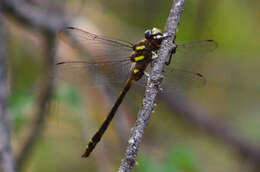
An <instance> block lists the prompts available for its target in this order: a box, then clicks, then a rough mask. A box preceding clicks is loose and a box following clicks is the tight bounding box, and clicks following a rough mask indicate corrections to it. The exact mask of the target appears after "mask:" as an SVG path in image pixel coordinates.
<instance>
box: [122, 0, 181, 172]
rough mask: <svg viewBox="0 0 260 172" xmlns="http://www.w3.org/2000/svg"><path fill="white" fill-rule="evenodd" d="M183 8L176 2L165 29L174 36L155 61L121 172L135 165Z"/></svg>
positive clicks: (164, 42) (163, 46)
mask: <svg viewBox="0 0 260 172" xmlns="http://www.w3.org/2000/svg"><path fill="white" fill-rule="evenodd" d="M183 7H184V0H176V1H175V2H174V4H173V5H172V8H171V11H170V14H169V17H168V20H167V24H166V28H165V32H166V33H168V34H169V35H172V36H171V37H169V38H167V39H165V40H164V41H163V42H162V45H161V48H160V50H159V52H158V56H159V58H158V59H156V60H155V62H154V65H153V67H152V70H151V73H150V76H151V77H150V82H149V83H148V85H147V88H146V91H145V96H144V99H143V104H142V108H141V109H140V111H139V113H138V117H137V120H136V123H135V126H134V127H133V128H132V130H131V134H130V138H129V141H128V146H127V150H126V153H125V157H124V159H123V161H122V163H121V166H120V168H119V170H118V171H119V172H129V171H131V169H132V168H133V167H134V165H135V162H136V157H137V153H138V148H139V146H140V143H141V139H142V135H143V133H144V130H145V128H146V126H147V123H148V120H149V118H150V115H151V113H152V110H153V107H154V104H155V100H156V97H157V95H158V93H159V92H160V83H161V81H162V78H163V77H162V71H163V66H164V64H165V61H166V59H167V57H168V56H169V54H170V52H171V50H172V48H173V47H174V45H173V40H174V38H175V32H176V29H177V26H178V23H179V20H180V17H181V15H182V12H183Z"/></svg>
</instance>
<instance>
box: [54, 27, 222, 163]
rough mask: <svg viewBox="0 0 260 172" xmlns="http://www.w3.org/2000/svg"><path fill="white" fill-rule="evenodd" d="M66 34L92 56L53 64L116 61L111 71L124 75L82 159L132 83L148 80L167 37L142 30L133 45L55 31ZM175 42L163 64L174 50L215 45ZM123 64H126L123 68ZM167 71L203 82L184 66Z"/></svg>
mask: <svg viewBox="0 0 260 172" xmlns="http://www.w3.org/2000/svg"><path fill="white" fill-rule="evenodd" d="M68 35H69V36H70V38H71V39H75V40H77V42H74V41H72V42H73V43H77V44H78V46H77V48H78V50H79V51H84V52H85V50H89V54H88V55H90V56H91V57H92V58H91V59H84V60H61V61H58V62H57V63H56V65H57V66H72V65H81V66H84V67H85V68H89V69H91V68H95V69H96V67H97V66H99V65H102V67H101V68H104V67H105V66H108V65H111V64H117V65H119V66H120V67H121V69H122V70H124V71H122V72H121V71H120V70H117V69H115V71H116V72H114V74H115V73H116V74H119V75H125V76H126V74H125V73H127V78H126V81H125V83H124V87H123V89H122V91H121V92H120V94H119V96H118V97H117V99H116V101H115V103H114V104H113V106H112V108H111V110H110V112H109V113H108V115H107V117H106V119H105V120H104V122H103V123H102V125H101V126H100V128H99V129H98V131H97V132H96V133H95V134H94V136H93V137H92V138H91V139H90V140H89V142H88V144H87V146H86V148H85V151H84V153H83V154H82V157H83V158H86V157H89V155H90V154H91V152H92V151H93V150H94V149H95V147H96V145H97V144H98V143H99V141H100V140H101V138H102V136H103V134H104V133H105V131H106V130H107V128H108V126H109V124H110V123H111V121H112V119H113V117H114V116H115V114H116V112H117V110H118V108H119V106H120V104H121V103H122V102H123V99H124V98H125V96H126V94H127V92H128V91H129V89H130V88H131V86H132V85H133V83H136V82H139V81H140V82H144V79H143V78H148V81H149V74H148V73H147V72H146V70H147V68H148V67H149V66H151V64H152V63H153V61H154V60H155V59H156V58H157V57H158V56H157V51H158V50H159V49H160V46H161V43H162V41H163V40H164V39H165V38H167V37H169V35H167V34H166V33H163V32H162V31H161V30H160V29H158V28H152V29H148V30H146V31H145V32H144V39H142V40H141V41H139V42H137V43H135V44H134V43H131V42H128V41H123V40H120V39H115V38H110V37H107V36H101V35H97V34H93V33H90V32H87V31H84V30H82V29H79V28H75V27H68V28H66V29H64V30H62V31H60V32H59V36H60V37H61V38H64V37H66V36H68ZM175 45H176V47H175V48H174V49H173V50H172V53H171V55H170V56H169V59H168V60H167V62H165V65H167V66H171V60H172V54H176V55H178V53H180V54H185V53H186V56H187V55H190V56H194V54H195V53H197V52H199V53H201V55H202V54H205V53H207V52H210V51H213V50H214V49H215V48H216V47H217V44H216V42H215V41H213V40H203V41H197V42H191V43H186V44H175ZM70 46H73V45H70ZM181 52H183V53H181ZM177 57H178V56H176V58H175V57H174V58H173V61H174V63H173V64H174V65H175V63H176V65H178V60H179V59H180V58H179V57H178V58H177ZM193 58H195V57H193ZM175 59H176V60H175ZM189 61H190V60H189V59H187V61H186V62H184V63H183V62H181V63H180V64H179V66H180V67H182V66H183V65H184V64H185V65H186V63H189ZM191 61H192V60H191ZM125 64H130V65H128V66H127V67H126V66H125ZM185 65H184V66H185ZM114 68H115V67H114ZM168 71H169V72H172V73H175V74H181V75H175V77H173V78H176V80H177V81H176V82H178V80H179V81H180V80H182V79H183V78H182V77H183V76H184V77H186V76H188V77H187V78H191V79H192V80H195V81H199V83H200V82H203V83H204V82H205V77H204V76H203V75H202V74H201V73H198V72H191V71H188V70H184V69H176V68H174V67H170V68H169V70H168ZM94 73H95V72H94ZM112 73H113V72H112ZM178 76H181V77H178Z"/></svg>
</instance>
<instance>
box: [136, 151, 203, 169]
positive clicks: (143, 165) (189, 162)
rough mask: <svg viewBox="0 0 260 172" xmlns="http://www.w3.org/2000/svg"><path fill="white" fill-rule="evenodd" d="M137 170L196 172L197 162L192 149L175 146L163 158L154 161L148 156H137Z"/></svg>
mask: <svg viewBox="0 0 260 172" xmlns="http://www.w3.org/2000/svg"><path fill="white" fill-rule="evenodd" d="M137 171H140V172H158V171H160V172H198V171H200V170H199V168H198V162H197V161H196V156H195V155H194V153H193V152H192V149H190V148H188V147H184V146H177V147H175V148H174V149H172V150H171V151H169V153H168V154H167V156H166V158H164V160H162V161H160V162H159V163H155V162H154V161H153V160H151V159H150V158H149V157H148V156H146V155H143V156H141V157H139V158H138V166H137Z"/></svg>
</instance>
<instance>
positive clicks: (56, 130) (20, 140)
mask: <svg viewBox="0 0 260 172" xmlns="http://www.w3.org/2000/svg"><path fill="white" fill-rule="evenodd" d="M25 3H28V4H30V5H32V6H34V7H37V8H39V9H40V10H42V11H45V12H48V14H49V15H50V18H52V17H51V15H58V14H59V15H62V17H65V18H66V20H68V21H69V24H68V25H69V26H74V27H77V28H81V29H83V30H86V31H90V32H93V33H96V34H100V35H108V36H111V37H115V38H119V39H121V40H127V41H130V42H133V43H134V42H137V41H139V40H141V39H142V38H143V36H144V35H143V33H144V31H145V30H146V29H149V28H152V27H158V28H162V29H163V28H164V27H165V23H166V20H167V17H168V14H169V10H170V8H171V4H172V2H171V1H170V0H165V1H157V0H124V1H121V0H110V1H105V0H78V1H69V0H62V1H59V0H55V1H43V0H27V1H26V2H25ZM259 7H260V2H259V1H254V0H250V1H241V0H218V1H214V0H197V1H193V0H186V2H185V8H184V14H183V16H182V17H181V21H180V24H179V27H178V32H177V35H176V36H177V38H176V42H178V43H185V42H191V41H199V40H208V39H212V40H214V41H216V42H217V43H218V47H217V49H216V50H215V51H213V52H211V53H209V54H207V55H206V56H204V57H203V58H198V59H197V61H196V63H194V64H193V63H192V64H190V66H187V68H186V69H188V70H191V71H194V72H201V73H202V74H203V75H204V76H205V77H206V78H207V84H206V85H205V86H203V87H199V88H188V89H185V90H182V91H180V92H179V91H177V92H175V93H172V94H171V95H170V93H169V95H168V97H167V96H164V97H163V96H162V97H160V98H159V99H158V100H157V106H156V107H155V109H154V113H153V114H152V116H151V118H150V121H149V125H148V127H147V128H146V131H145V134H144V138H143V140H142V144H141V147H140V151H139V153H138V159H137V164H136V166H135V168H134V170H133V171H135V172H146V171H147V172H148V171H149V172H155V171H162V172H169V171H171V172H172V171H173V172H208V171H211V172H220V171H221V172H230V171H248V172H250V171H260V168H257V166H258V165H257V163H258V164H259V163H260V158H259V157H260V156H259V155H260V152H257V151H254V150H259V149H260V144H259V143H260V132H259V131H260V115H259V112H260V107H259V102H260V94H259V93H260V81H259V76H258V74H260V69H259V65H260V59H259V51H260V49H259V48H260V44H259V42H260V37H259V34H260V33H259V32H260V30H259V27H260V22H259V21H260V20H259V19H260V11H259ZM3 19H4V24H5V27H6V30H7V31H8V38H7V43H8V44H7V46H8V82H9V85H10V88H9V89H10V96H9V103H8V110H9V112H10V117H11V126H12V128H11V131H12V133H11V136H12V138H11V142H12V147H13V151H14V154H15V155H18V154H19V153H18V152H20V149H21V147H22V145H23V144H24V143H26V139H28V137H27V136H28V135H29V134H30V130H31V129H32V128H33V126H35V120H34V119H35V118H36V117H35V114H37V113H36V112H37V108H38V105H37V103H36V102H37V101H36V100H37V98H38V97H39V96H40V95H41V92H40V90H41V88H42V87H44V84H45V82H42V81H41V78H42V77H41V76H42V75H43V74H45V75H47V76H53V75H52V74H50V75H49V73H48V70H46V68H44V66H45V65H44V64H45V59H46V58H47V57H46V52H45V51H46V49H45V47H46V45H48V40H47V44H46V39H45V37H44V36H43V34H41V32H40V31H39V30H38V29H35V28H34V27H31V26H30V23H27V24H23V25H22V24H21V23H20V22H18V21H17V19H16V18H15V17H14V16H12V15H4V18H3ZM53 21H55V20H53ZM55 49H56V50H57V55H55V57H57V58H58V59H59V57H63V56H64V54H66V55H67V57H71V58H73V57H74V56H76V52H75V51H74V50H73V49H70V48H68V47H66V45H63V43H62V42H60V41H59V40H57V46H56V48H55ZM190 58H191V59H192V58H193V57H190ZM187 60H188V59H187ZM189 67H190V69H189ZM55 69H58V68H56V67H55ZM63 72H64V73H63ZM77 72H78V73H77ZM57 74H58V75H57V76H56V75H54V82H55V89H54V95H53V96H52V98H51V99H50V100H49V102H48V104H47V106H46V107H50V108H49V110H48V111H47V112H46V116H45V117H44V118H45V119H46V120H45V122H44V125H43V126H44V127H43V130H42V131H43V132H42V133H39V137H38V136H37V139H36V140H37V141H36V142H35V143H33V144H34V146H32V147H30V146H29V149H31V150H30V153H29V154H28V155H26V156H28V158H27V157H24V158H25V162H23V164H22V165H21V166H23V168H22V169H23V171H28V172H29V171H32V172H33V171H38V172H41V171H49V172H54V171H78V172H80V171H93V172H95V171H108V172H110V171H116V170H117V169H118V167H119V165H120V162H121V159H122V158H123V155H124V153H125V148H126V145H127V140H128V137H129V134H130V129H131V127H132V126H133V125H134V122H135V119H136V115H137V113H138V110H139V109H140V107H141V104H142V98H143V95H144V92H143V91H142V90H143V89H140V88H138V87H134V88H133V89H131V90H130V92H129V93H128V95H127V96H126V99H125V100H124V102H123V104H122V105H121V107H120V109H119V111H118V112H117V115H116V117H115V119H114V120H113V122H112V125H111V126H109V128H108V130H107V132H106V133H105V135H104V137H103V138H102V140H101V142H100V143H99V144H98V145H97V147H96V149H95V150H94V152H93V153H92V155H91V156H90V157H89V158H88V159H82V158H80V156H81V154H82V153H83V151H84V148H85V146H86V144H87V142H88V140H89V139H90V138H91V137H92V135H93V134H94V133H95V132H96V130H97V129H98V128H99V126H100V125H101V123H102V122H103V120H104V118H105V117H106V115H107V113H108V112H109V110H110V108H111V106H112V105H113V103H114V102H115V100H116V97H117V96H118V94H119V92H120V89H121V88H122V86H121V87H120V86H119V87H114V86H113V85H109V83H103V84H97V85H96V84H93V83H92V84H91V81H89V79H88V78H89V77H88V76H89V75H93V74H89V75H87V74H86V75H85V76H84V75H82V74H83V73H82V71H80V70H77V69H76V70H74V69H73V70H69V71H64V70H62V71H57ZM71 76H72V77H71ZM166 77H170V76H166ZM89 83H90V84H89ZM169 92H170V91H169ZM173 92H174V90H173ZM165 93H166V94H164V95H167V93H168V91H165ZM173 95H175V96H173ZM178 96H179V97H178ZM172 103H173V104H172ZM178 107H181V108H178ZM183 109H186V111H185V110H183ZM200 112H201V113H200ZM241 145H242V146H241ZM247 148H248V149H247ZM251 150H252V151H251ZM254 153H255V154H254ZM257 155H258V156H257ZM20 158H23V156H21V155H20Z"/></svg>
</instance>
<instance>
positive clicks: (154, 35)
mask: <svg viewBox="0 0 260 172" xmlns="http://www.w3.org/2000/svg"><path fill="white" fill-rule="evenodd" d="M144 36H145V39H147V40H152V39H153V40H162V39H164V38H165V36H164V34H163V33H162V31H161V30H160V29H158V28H155V27H154V28H153V29H149V30H146V31H145V32H144Z"/></svg>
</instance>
